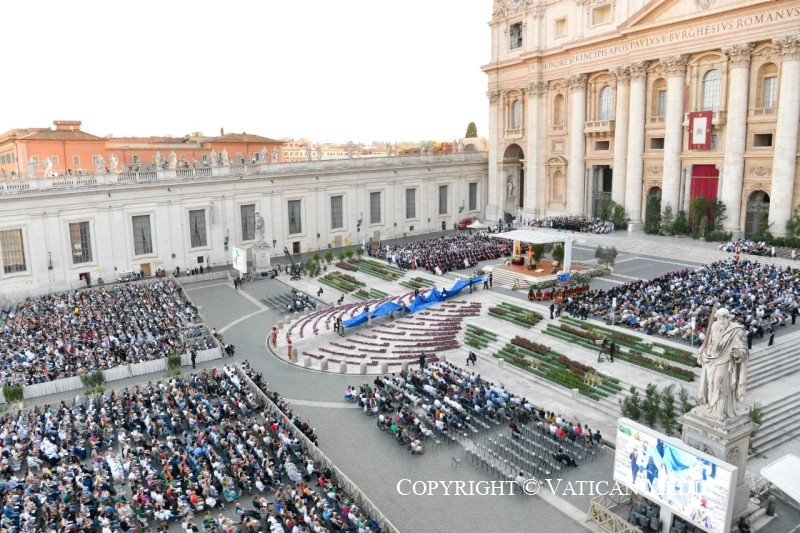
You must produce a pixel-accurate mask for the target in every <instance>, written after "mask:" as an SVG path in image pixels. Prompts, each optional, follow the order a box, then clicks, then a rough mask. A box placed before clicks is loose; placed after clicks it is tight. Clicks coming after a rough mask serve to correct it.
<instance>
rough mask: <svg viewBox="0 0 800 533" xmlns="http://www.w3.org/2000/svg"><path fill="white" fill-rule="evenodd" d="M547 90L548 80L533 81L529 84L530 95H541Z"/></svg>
mask: <svg viewBox="0 0 800 533" xmlns="http://www.w3.org/2000/svg"><path fill="white" fill-rule="evenodd" d="M546 92H547V82H546V81H532V82H530V84H528V95H529V96H534V97H537V98H538V97H541V96H544V94H545V93H546Z"/></svg>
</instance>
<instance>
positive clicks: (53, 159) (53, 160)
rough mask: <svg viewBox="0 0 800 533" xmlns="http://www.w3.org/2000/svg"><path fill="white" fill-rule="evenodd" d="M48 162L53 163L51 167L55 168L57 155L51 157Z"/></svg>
mask: <svg viewBox="0 0 800 533" xmlns="http://www.w3.org/2000/svg"><path fill="white" fill-rule="evenodd" d="M50 161H52V162H53V166H54V167H57V166H58V156H57V155H54V156H53V157H51V158H50Z"/></svg>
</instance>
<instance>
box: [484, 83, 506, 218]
mask: <svg viewBox="0 0 800 533" xmlns="http://www.w3.org/2000/svg"><path fill="white" fill-rule="evenodd" d="M486 96H487V97H488V98H489V129H490V131H491V132H492V134H490V136H489V138H490V139H491V145H490V147H489V190H488V191H487V197H486V220H488V221H491V223H496V222H497V220H498V219H500V217H501V216H502V215H503V203H504V202H505V191H506V188H505V174H504V173H503V168H502V167H503V163H502V161H503V159H502V157H503V155H502V154H501V153H500V150H502V148H503V142H502V140H503V124H502V122H501V121H502V116H503V113H502V111H501V109H500V106H501V105H502V101H501V96H502V91H499V90H497V91H489V92H487V93H486Z"/></svg>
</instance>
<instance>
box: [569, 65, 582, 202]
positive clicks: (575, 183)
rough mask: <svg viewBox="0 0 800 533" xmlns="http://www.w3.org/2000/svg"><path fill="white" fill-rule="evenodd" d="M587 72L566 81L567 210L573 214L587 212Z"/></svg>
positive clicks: (574, 75)
mask: <svg viewBox="0 0 800 533" xmlns="http://www.w3.org/2000/svg"><path fill="white" fill-rule="evenodd" d="M586 81H587V76H586V74H573V75H572V76H570V77H568V78H567V79H566V80H565V82H566V84H567V87H569V90H570V125H569V128H570V129H569V139H570V153H569V182H568V183H567V210H568V212H569V213H570V214H573V215H583V214H585V209H586V206H585V204H584V195H585V188H586V181H585V180H586V178H585V174H584V171H585V168H584V164H583V159H584V156H585V155H586V140H585V138H584V134H583V128H584V127H585V125H586Z"/></svg>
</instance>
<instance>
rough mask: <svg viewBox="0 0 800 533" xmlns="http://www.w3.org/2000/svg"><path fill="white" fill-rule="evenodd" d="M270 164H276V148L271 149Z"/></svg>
mask: <svg viewBox="0 0 800 533" xmlns="http://www.w3.org/2000/svg"><path fill="white" fill-rule="evenodd" d="M272 162H273V163H278V149H277V148H273V149H272Z"/></svg>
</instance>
